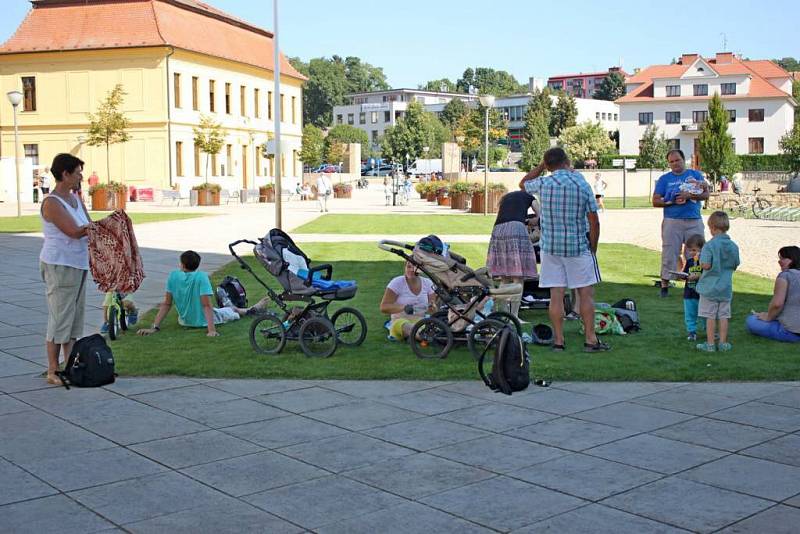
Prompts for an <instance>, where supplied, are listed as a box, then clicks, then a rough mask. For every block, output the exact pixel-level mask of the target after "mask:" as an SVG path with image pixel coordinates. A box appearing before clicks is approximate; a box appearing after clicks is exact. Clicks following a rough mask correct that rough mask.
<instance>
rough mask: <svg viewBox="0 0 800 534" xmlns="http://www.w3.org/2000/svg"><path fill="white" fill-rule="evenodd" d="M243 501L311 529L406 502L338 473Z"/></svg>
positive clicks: (266, 492)
mask: <svg viewBox="0 0 800 534" xmlns="http://www.w3.org/2000/svg"><path fill="white" fill-rule="evenodd" d="M246 500H247V501H248V502H250V503H252V504H253V505H255V506H257V507H259V508H261V509H263V510H266V511H268V512H270V513H272V514H274V515H276V516H278V517H281V518H283V519H286V520H288V521H291V522H292V523H295V524H298V525H302V526H303V527H305V528H308V529H314V530H316V529H318V528H320V527H322V526H324V525H327V524H331V523H336V522H338V521H345V520H348V519H351V518H353V517H358V516H362V515H364V514H369V513H370V512H375V511H378V510H383V509H385V508H390V507H392V506H397V505H399V504H402V503H404V502H405V500H404V499H402V498H400V497H398V496H396V495H392V494H390V493H387V492H385V491H381V490H379V489H376V488H372V487H369V486H367V485H366V484H361V483H359V482H356V481H354V480H349V479H347V478H344V477H339V476H328V477H323V478H317V479H314V480H309V481H306V482H301V483H299V484H293V485H291V486H284V487H282V488H276V489H273V490H269V491H265V492H262V493H256V494H255V495H250V496H248V497H246ZM345 503H346V504H345Z"/></svg>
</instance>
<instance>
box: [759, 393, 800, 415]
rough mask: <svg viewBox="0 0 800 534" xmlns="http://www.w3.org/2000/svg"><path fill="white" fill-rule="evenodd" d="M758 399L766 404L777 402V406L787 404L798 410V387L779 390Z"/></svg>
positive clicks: (799, 405)
mask: <svg viewBox="0 0 800 534" xmlns="http://www.w3.org/2000/svg"><path fill="white" fill-rule="evenodd" d="M758 400H759V402H764V403H766V404H777V405H779V406H788V407H790V408H796V409H798V410H800V388H792V389H790V390H788V391H781V392H780V393H775V394H773V395H767V396H766V397H761V398H760V399H758Z"/></svg>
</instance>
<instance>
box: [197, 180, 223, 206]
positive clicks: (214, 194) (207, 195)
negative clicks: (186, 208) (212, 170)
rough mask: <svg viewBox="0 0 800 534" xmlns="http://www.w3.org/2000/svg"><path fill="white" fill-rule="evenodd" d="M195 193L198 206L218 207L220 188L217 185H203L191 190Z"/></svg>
mask: <svg viewBox="0 0 800 534" xmlns="http://www.w3.org/2000/svg"><path fill="white" fill-rule="evenodd" d="M192 189H193V190H195V191H197V205H198V206H219V192H220V191H221V190H222V186H220V185H219V184H210V183H207V182H206V183H204V184H200V185H196V186H194V187H193V188H192Z"/></svg>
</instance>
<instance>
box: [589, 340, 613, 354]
mask: <svg viewBox="0 0 800 534" xmlns="http://www.w3.org/2000/svg"><path fill="white" fill-rule="evenodd" d="M608 350H611V345H609V344H608V343H603V342H602V341H600V340H599V339H598V340H597V342H596V343H584V344H583V352H605V351H608Z"/></svg>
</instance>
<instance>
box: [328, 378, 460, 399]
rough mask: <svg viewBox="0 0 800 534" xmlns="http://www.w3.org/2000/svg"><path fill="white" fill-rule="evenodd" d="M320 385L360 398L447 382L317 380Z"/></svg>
mask: <svg viewBox="0 0 800 534" xmlns="http://www.w3.org/2000/svg"><path fill="white" fill-rule="evenodd" d="M317 383H318V384H319V385H320V386H323V387H326V388H328V389H333V390H335V391H339V392H340V393H346V394H347V395H351V396H353V397H358V398H362V399H376V398H381V397H391V396H394V395H402V394H404V393H411V392H414V391H424V390H428V389H432V388H444V387H446V386H447V384H448V383H447V382H440V381H430V380H418V381H417V380H385V381H380V382H378V381H374V380H317Z"/></svg>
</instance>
